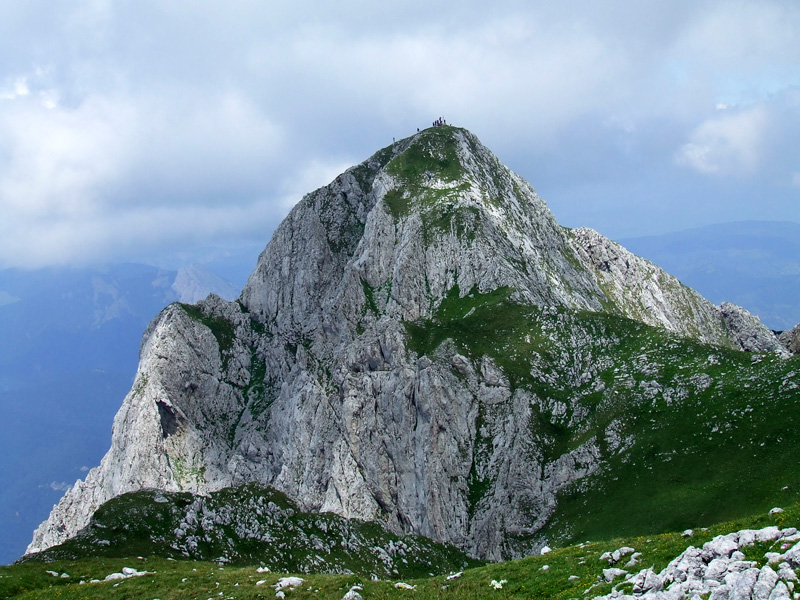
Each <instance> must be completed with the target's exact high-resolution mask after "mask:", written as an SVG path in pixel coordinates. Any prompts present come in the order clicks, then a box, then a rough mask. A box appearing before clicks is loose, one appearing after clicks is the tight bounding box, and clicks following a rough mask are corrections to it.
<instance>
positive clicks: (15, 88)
mask: <svg viewBox="0 0 800 600" xmlns="http://www.w3.org/2000/svg"><path fill="white" fill-rule="evenodd" d="M29 93H30V90H29V89H28V80H27V79H26V78H25V77H18V78H17V79H16V80H15V81H14V82H13V83H12V84H10V85H7V86H6V87H5V88H4V89H3V91H2V92H0V100H14V99H15V98H20V97H23V96H27V95H28V94H29Z"/></svg>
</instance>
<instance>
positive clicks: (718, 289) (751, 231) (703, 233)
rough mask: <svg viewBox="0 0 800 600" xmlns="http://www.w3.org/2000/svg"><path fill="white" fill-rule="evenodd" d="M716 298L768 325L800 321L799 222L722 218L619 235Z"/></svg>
mask: <svg viewBox="0 0 800 600" xmlns="http://www.w3.org/2000/svg"><path fill="white" fill-rule="evenodd" d="M618 241H619V242H620V243H621V244H622V245H623V246H625V247H626V248H627V249H628V250H630V251H631V252H633V253H634V254H638V255H639V256H643V257H644V258H647V259H648V260H650V261H652V262H654V263H655V264H657V265H658V266H660V267H661V268H663V269H665V270H666V271H668V272H669V273H671V274H673V275H675V276H676V277H677V278H678V279H680V280H681V282H682V283H684V284H685V285H688V286H689V287H691V288H694V289H696V290H697V291H698V292H700V293H701V294H702V295H703V296H705V297H706V298H708V299H709V300H711V301H712V302H714V303H716V304H719V303H720V302H723V301H726V302H732V303H734V304H738V305H740V306H743V307H744V308H746V309H747V310H749V311H750V312H751V313H753V314H755V315H758V316H759V317H760V318H761V321H763V322H764V324H765V325H767V326H768V327H770V328H772V329H774V330H777V331H782V330H787V329H791V328H792V327H793V326H794V325H796V324H797V323H798V322H800V224H798V223H789V222H778V221H742V222H737V223H721V224H718V225H708V226H706V227H698V228H696V229H687V230H685V231H678V232H676V233H669V234H664V235H658V236H648V237H636V238H626V239H622V240H618Z"/></svg>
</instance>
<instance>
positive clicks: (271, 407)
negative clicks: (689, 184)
mask: <svg viewBox="0 0 800 600" xmlns="http://www.w3.org/2000/svg"><path fill="white" fill-rule="evenodd" d="M631 320H632V321H631ZM632 322H635V323H636V324H637V325H636V327H640V328H641V327H643V328H644V330H643V331H646V332H649V331H651V329H650V328H648V327H647V326H648V325H653V326H656V327H658V328H659V329H657V330H654V331H659V332H663V333H658V334H652V335H657V336H662V337H659V338H658V340H659V342H663V341H664V340H676V339H680V336H689V337H691V338H693V339H694V340H697V341H699V342H703V343H705V344H712V345H714V347H716V348H719V349H720V351H724V352H733V351H734V350H742V349H748V350H755V351H774V352H782V353H784V354H786V351H785V349H783V347H782V346H781V345H780V344H779V343H778V341H777V339H776V338H775V336H774V335H773V334H772V333H771V332H769V331H768V330H767V329H766V328H765V327H764V326H763V325H761V324H760V322H758V320H757V319H755V318H754V317H752V316H751V315H749V314H748V313H747V312H746V311H743V310H741V309H735V308H732V307H716V306H714V305H712V304H711V303H709V302H707V301H706V300H704V299H703V298H702V297H700V296H699V295H698V294H696V293H695V292H693V291H691V290H689V289H688V288H685V287H683V286H681V285H680V284H679V282H677V280H675V279H674V278H671V277H670V276H668V275H667V274H666V273H664V272H663V271H661V270H660V269H658V268H657V267H655V266H654V265H652V264H651V263H648V262H647V261H644V260H643V259H640V258H638V257H635V256H633V255H632V254H630V253H628V252H627V251H626V250H624V249H623V248H622V247H620V246H618V245H617V244H614V243H613V242H610V241H609V240H607V239H605V238H603V237H602V236H600V235H599V234H597V233H596V232H593V231H591V230H585V229H584V230H575V231H570V230H566V229H564V228H562V227H560V226H559V225H558V224H557V223H556V222H555V220H554V218H553V217H552V215H551V214H550V213H549V211H548V210H547V207H546V206H545V204H544V202H542V201H541V200H540V199H539V197H538V196H537V195H536V193H535V192H534V190H533V189H532V188H531V187H530V185H529V184H528V183H527V182H525V181H524V180H522V179H521V178H520V177H518V176H517V175H515V174H513V173H512V172H510V171H509V170H508V169H507V168H505V167H504V166H503V165H502V164H501V163H500V162H499V161H498V160H497V158H496V157H494V156H493V155H492V154H491V153H490V152H489V151H488V150H487V149H486V148H484V147H483V146H482V145H481V144H480V142H479V141H478V140H477V138H475V136H473V135H472V134H470V133H469V132H467V131H465V130H462V129H456V128H451V127H437V128H432V129H428V130H425V131H423V132H422V133H419V134H417V135H415V136H413V137H411V138H408V139H405V140H401V141H400V142H398V143H396V144H393V145H392V146H390V147H388V148H385V149H383V150H381V151H380V152H378V153H377V154H375V155H374V156H373V157H371V158H370V159H369V160H367V161H365V162H364V163H362V164H361V165H358V166H356V167H353V168H352V169H350V170H348V171H347V172H345V173H343V174H342V175H340V176H339V177H337V178H336V180H335V181H333V182H332V183H331V184H330V185H328V186H326V187H324V188H321V189H319V190H317V191H316V192H314V193H312V194H309V195H308V196H306V197H305V198H304V199H303V200H302V201H301V202H300V203H299V204H298V205H297V206H296V207H295V208H294V209H293V210H292V212H291V213H290V214H289V216H288V217H287V218H286V220H285V221H284V222H283V224H282V225H281V226H280V227H279V228H278V230H277V231H276V232H275V235H274V236H273V239H272V240H271V241H270V243H269V244H268V246H267V247H266V249H265V250H264V252H263V253H262V255H261V256H260V258H259V261H258V266H257V268H256V270H255V271H254V272H253V274H252V275H251V277H250V279H249V281H248V283H247V285H246V287H245V289H244V290H243V292H242V295H241V296H240V298H239V300H237V301H235V302H226V301H224V300H222V299H221V298H219V297H216V296H210V297H209V298H208V299H206V300H205V301H203V302H201V303H200V304H198V305H197V306H188V305H181V304H173V305H171V306H169V307H168V308H167V309H165V310H164V311H163V312H162V313H161V314H160V315H159V317H158V318H157V319H156V320H154V321H153V323H152V324H151V325H150V326H149V328H148V330H147V332H146V333H145V335H144V339H143V342H142V347H141V353H140V358H141V361H140V365H139V370H138V372H137V375H136V380H135V383H134V386H133V389H132V390H131V392H130V393H129V394H128V396H127V397H126V398H125V401H124V403H123V406H122V408H121V409H120V412H119V413H118V415H117V417H116V419H115V422H114V432H113V438H112V447H111V449H110V450H109V452H108V454H107V455H106V456H105V457H104V459H103V461H102V462H101V464H100V466H99V467H98V468H96V469H93V470H92V471H91V472H90V473H89V474H88V475H87V477H86V479H85V480H84V481H82V482H78V483H76V485H75V486H74V487H73V488H72V489H71V490H70V491H69V492H67V493H66V495H65V496H64V498H63V499H62V501H61V502H60V503H59V504H58V505H57V506H56V507H54V509H53V512H52V514H51V516H50V519H49V520H48V521H47V522H45V523H43V524H42V525H41V526H40V528H39V529H38V530H37V531H36V533H35V535H34V540H33V542H32V544H31V546H30V547H29V552H34V551H36V550H39V549H43V548H47V547H50V546H52V545H54V544H58V543H60V542H62V541H64V540H65V539H67V538H69V537H71V536H74V535H75V534H76V533H77V532H78V531H79V530H80V529H81V528H82V527H84V526H85V525H87V523H88V520H89V517H90V516H91V514H92V513H93V512H94V510H96V509H97V508H98V507H99V506H101V505H102V504H103V503H104V502H106V501H107V500H109V499H111V498H114V497H116V496H118V495H120V494H123V493H126V492H130V491H136V490H140V489H143V488H157V489H161V490H166V491H191V492H194V493H209V492H211V491H214V490H219V489H222V488H225V487H229V486H235V485H239V484H242V483H246V482H259V483H262V484H265V485H269V486H272V487H274V488H276V489H278V490H280V491H281V492H283V493H285V494H287V495H288V496H289V497H290V498H292V499H293V500H294V501H295V502H297V503H298V505H299V506H300V508H301V509H302V510H306V511H322V512H334V513H337V514H339V515H341V516H344V517H355V518H358V519H363V520H378V521H380V522H382V523H383V524H385V525H386V526H387V527H389V528H390V529H392V530H395V531H398V532H414V533H418V534H422V535H425V536H429V537H432V538H434V539H436V540H439V541H444V542H449V543H453V544H455V545H457V546H459V547H461V548H463V549H465V550H467V552H468V553H469V554H470V555H472V556H476V557H481V558H489V559H500V558H504V557H509V556H518V555H521V554H526V553H530V552H533V551H534V550H536V549H537V548H538V547H539V546H540V545H541V544H542V541H543V540H542V538H541V537H540V536H537V532H538V531H539V530H540V529H541V528H542V527H543V526H544V525H545V524H546V523H547V521H548V519H549V518H550V517H551V516H552V514H553V512H554V511H555V509H556V505H557V495H558V493H559V492H561V491H562V490H566V489H568V488H570V486H573V485H575V484H576V482H580V481H581V480H583V479H584V478H587V477H590V476H592V475H593V474H595V473H600V472H602V471H603V469H604V465H605V464H606V457H607V455H608V454H609V453H611V454H613V453H614V452H617V451H620V448H624V446H625V437H624V435H621V434H620V432H621V431H622V428H623V425H622V424H621V423H620V422H619V421H618V420H613V419H612V420H609V419H606V417H605V416H604V415H606V412H604V411H605V410H606V409H605V408H604V406H605V404H606V403H608V402H610V401H611V399H613V398H616V397H617V396H618V395H619V394H620V393H625V394H628V393H635V394H639V396H637V398H638V397H640V396H641V395H642V394H645V395H647V394H650V391H645V392H641V391H636V392H631V390H632V389H634V388H633V387H632V386H629V385H628V382H627V381H621V380H615V379H614V378H613V376H612V377H610V378H609V377H606V374H607V373H610V372H611V371H612V370H613V369H614V363H613V358H612V356H613V353H614V352H617V353H622V352H623V351H624V341H625V336H626V335H630V334H631V331H632V330H631V327H632V326H631V325H630V323H632ZM635 331H636V332H639V333H637V335H643V334H641V332H640V329H635ZM648 335H650V334H648ZM670 343H672V342H670ZM675 343H677V342H675ZM693 343H694V342H693ZM662 345H663V344H662ZM677 347H678V346H675V348H677ZM604 353H605V357H604ZM669 372H670V373H672V371H671V370H670V371H669ZM703 389H705V388H703ZM651 391H652V390H651ZM687 393H689V392H687ZM648 398H650V397H649V396H648ZM615 406H616V404H615ZM615 410H617V409H615ZM615 428H616V429H615ZM607 431H611V433H608V434H607ZM615 436H616V438H615ZM609 440H611V441H609Z"/></svg>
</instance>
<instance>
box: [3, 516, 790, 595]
mask: <svg viewBox="0 0 800 600" xmlns="http://www.w3.org/2000/svg"><path fill="white" fill-rule="evenodd" d="M798 525H800V506H798V505H796V506H794V507H791V508H786V510H785V511H784V512H782V513H777V514H773V515H769V514H762V515H759V516H755V517H751V518H746V519H740V520H737V521H731V522H726V523H722V524H718V525H715V526H711V527H708V528H701V529H696V530H694V532H693V534H692V535H691V536H690V537H689V536H686V535H685V534H684V533H683V532H674V533H667V534H659V535H652V536H637V537H628V538H620V539H614V540H608V541H587V542H585V543H582V544H579V545H574V546H568V547H565V548H555V549H553V550H552V552H550V553H547V554H544V555H541V556H534V557H529V558H524V559H521V560H516V561H510V562H504V563H496V564H490V565H487V566H484V567H479V568H473V569H467V570H465V571H464V572H463V574H462V575H461V576H459V577H456V578H449V577H450V576H447V575H439V576H435V577H424V578H417V579H408V580H404V581H402V582H398V581H397V580H380V581H371V580H370V579H369V578H366V577H363V576H359V575H306V574H301V575H296V576H298V577H301V578H302V579H303V582H302V584H301V585H298V586H297V587H294V588H284V589H282V590H280V591H283V593H284V596H285V597H286V598H331V599H337V600H339V599H342V598H344V597H345V595H346V594H347V593H348V592H349V591H350V590H351V589H352V588H353V586H357V587H358V588H361V589H356V590H354V591H355V592H357V593H358V594H359V595H360V596H361V597H363V598H365V599H367V598H378V599H379V598H404V597H406V598H407V597H416V598H464V599H471V598H494V597H496V598H564V599H569V598H591V597H595V596H599V595H604V594H608V593H609V592H611V591H612V589H613V588H614V586H615V585H616V586H618V587H621V589H622V591H629V590H625V588H624V586H620V584H621V582H622V579H618V580H615V581H613V582H611V583H607V582H605V580H604V578H603V569H605V568H608V566H609V563H608V561H607V560H604V559H601V556H602V555H603V554H604V553H605V552H613V551H614V550H616V549H618V548H621V547H625V546H628V547H631V548H633V549H635V551H636V552H639V553H641V556H639V558H638V564H637V565H636V567H633V568H629V569H628V570H629V572H631V573H635V572H637V571H638V570H639V569H640V568H648V567H651V568H652V569H653V570H654V571H656V572H658V571H660V570H662V569H663V568H665V567H666V566H667V565H668V564H669V562H670V561H671V560H672V559H674V558H675V557H676V556H678V555H679V554H680V553H681V552H683V551H684V550H685V549H686V548H687V547H689V546H695V547H700V546H702V545H703V544H704V543H705V542H708V541H709V540H711V539H712V538H714V537H715V536H717V535H721V534H726V533H730V532H734V531H738V530H742V529H760V528H763V527H767V526H778V527H781V528H788V527H797V526H798ZM773 550H778V551H780V550H779V549H777V548H773V547H771V545H770V544H755V545H753V546H750V547H749V548H748V549H746V558H747V559H748V560H753V561H757V563H758V566H763V565H765V564H766V563H767V559H766V558H765V557H764V554H765V553H766V552H769V551H773ZM124 567H129V568H133V569H136V570H137V571H139V572H142V571H147V572H149V574H147V575H144V576H139V577H130V578H127V579H112V580H110V581H102V580H103V579H105V578H106V577H107V576H108V575H110V574H112V573H118V572H122V569H123V568H124ZM286 576H287V574H279V573H271V572H259V571H258V570H257V567H255V566H252V567H231V566H221V565H219V564H215V563H210V562H193V561H174V560H169V559H163V558H156V557H150V558H137V557H132V558H126V559H110V558H106V559H104V558H90V559H83V560H79V561H58V562H53V563H44V564H43V563H25V564H18V565H13V566H8V567H0V597H2V598H31V599H33V598H87V599H92V598H131V599H133V598H137V599H138V598H160V599H161V600H168V599H184V598H186V599H188V598H202V599H206V598H230V599H242V600H244V599H256V598H275V597H276V593H277V591H278V590H276V588H275V587H274V586H275V584H276V583H277V582H278V581H279V579H280V578H282V577H286ZM92 580H100V582H97V583H90V582H91V581H92ZM492 581H494V582H496V583H495V585H492ZM82 582H83V583H82ZM501 582H502V587H497V586H498V585H500V584H501ZM398 583H404V584H407V587H406V586H401V587H397V584H398ZM409 588H410V589H409ZM587 590H588V591H587ZM279 597H280V596H279ZM351 598H355V596H354V595H352V594H351Z"/></svg>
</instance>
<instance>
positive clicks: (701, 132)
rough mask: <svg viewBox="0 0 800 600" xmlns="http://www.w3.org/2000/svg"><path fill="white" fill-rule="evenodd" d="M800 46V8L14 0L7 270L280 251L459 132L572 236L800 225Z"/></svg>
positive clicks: (2, 159) (632, 2)
mask: <svg viewBox="0 0 800 600" xmlns="http://www.w3.org/2000/svg"><path fill="white" fill-rule="evenodd" d="M798 32H800V3H798V2H797V1H796V0H785V1H770V0H758V1H752V2H748V1H737V0H725V1H713V0H709V1H706V0H691V1H683V0H668V1H661V0H658V1H648V2H641V1H637V0H606V1H605V2H602V3H600V2H590V1H588V0H575V1H565V0H559V1H557V2H556V1H553V2H549V1H548V2H530V1H504V0H499V1H498V2H494V3H487V2H485V1H483V0H481V1H480V2H478V1H473V0H458V1H442V2H437V1H435V0H433V1H432V0H426V1H424V2H422V1H418V0H403V1H402V2H401V1H399V0H383V1H380V2H376V1H375V0H370V1H367V0H341V1H339V2H335V3H334V2H320V1H317V2H309V1H306V0H295V1H294V2H291V3H290V2H274V1H269V0H253V1H246V0H226V1H225V2H217V1H209V2H183V1H180V0H171V1H158V2H152V1H148V0H136V1H134V0H117V1H113V0H86V1H82V2H79V1H72V0H65V1H63V2H51V1H50V0H9V1H6V2H2V3H0V268H2V267H8V266H24V267H38V266H44V265H52V264H75V263H86V262H95V263H96V262H105V261H147V262H151V263H154V262H161V263H163V264H165V266H166V264H167V263H175V262H181V261H188V262H191V261H192V260H204V259H207V258H209V257H212V256H213V255H214V254H215V253H219V252H225V251H230V250H231V249H237V248H241V247H250V246H252V247H253V248H258V247H263V245H264V244H265V243H266V242H267V240H268V239H269V237H270V234H271V232H272V230H273V229H274V228H275V226H276V225H277V223H278V222H279V221H280V220H281V219H282V218H283V216H285V214H286V213H287V211H288V210H289V209H290V208H291V206H292V205H293V204H294V203H295V202H296V201H297V200H299V199H300V197H301V196H302V195H303V194H304V193H306V192H308V191H311V190H312V189H314V188H315V187H318V186H320V185H323V184H325V183H327V182H329V181H330V180H331V179H332V178H333V177H334V176H335V175H336V174H338V173H339V172H341V171H342V170H344V169H345V168H346V167H348V166H350V165H352V164H355V163H357V162H360V161H361V160H363V159H365V158H366V157H368V156H369V155H370V154H372V153H373V152H374V151H376V150H377V149H379V148H381V147H383V146H385V145H387V144H388V143H390V142H391V141H392V138H393V137H397V138H400V137H404V136H406V135H409V134H411V133H412V132H414V131H416V128H417V127H424V126H426V125H427V124H429V123H430V122H431V121H432V120H433V119H434V118H435V117H438V116H440V115H442V116H445V117H446V118H447V119H448V121H449V122H451V123H454V124H457V125H461V126H464V127H467V128H468V129H470V130H471V131H473V132H474V133H475V134H477V135H478V137H480V138H481V140H482V141H483V142H484V143H485V144H486V145H487V146H489V147H490V148H491V149H492V150H493V151H494V152H495V153H496V154H497V155H498V156H499V157H500V159H501V160H502V161H503V162H505V163H506V164H507V165H509V166H510V167H511V168H513V169H514V170H515V171H517V172H518V173H520V174H521V175H522V176H523V177H525V178H526V179H528V180H529V181H530V182H531V183H532V184H533V185H534V187H536V188H537V190H538V191H539V193H540V195H541V196H542V197H543V198H544V199H545V200H546V201H547V203H548V204H549V205H550V207H551V209H552V210H553V212H554V213H555V215H556V217H557V219H558V220H559V221H560V222H561V223H562V224H564V225H568V226H581V225H588V226H591V227H594V228H596V229H598V230H600V231H601V232H603V233H604V234H606V235H608V236H610V237H617V238H618V237H628V236H635V235H643V234H651V233H660V232H667V231H674V230H679V229H685V228H688V227H693V226H699V225H704V224H708V223H718V222H727V221H737V220H745V219H769V220H784V221H795V222H800V152H798V140H800V35H798ZM254 260H255V257H254Z"/></svg>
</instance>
